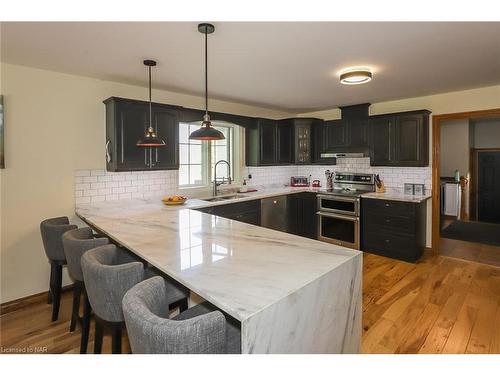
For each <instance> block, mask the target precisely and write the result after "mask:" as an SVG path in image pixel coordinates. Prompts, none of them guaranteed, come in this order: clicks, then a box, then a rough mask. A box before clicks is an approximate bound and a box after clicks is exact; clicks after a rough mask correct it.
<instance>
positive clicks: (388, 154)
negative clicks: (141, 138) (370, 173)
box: [370, 116, 394, 165]
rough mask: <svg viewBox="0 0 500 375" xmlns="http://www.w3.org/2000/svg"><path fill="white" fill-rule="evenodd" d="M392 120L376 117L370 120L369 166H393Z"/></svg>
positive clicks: (390, 118)
mask: <svg viewBox="0 0 500 375" xmlns="http://www.w3.org/2000/svg"><path fill="white" fill-rule="evenodd" d="M393 133H394V119H393V118H392V117H390V116H388V117H377V118H374V119H371V120H370V144H371V148H370V165H393V164H394V145H393V143H394V135H393Z"/></svg>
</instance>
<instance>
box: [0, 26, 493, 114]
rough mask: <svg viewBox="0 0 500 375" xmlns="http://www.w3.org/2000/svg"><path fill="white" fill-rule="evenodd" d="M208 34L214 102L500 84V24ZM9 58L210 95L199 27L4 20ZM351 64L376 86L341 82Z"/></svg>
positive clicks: (345, 99)
mask: <svg viewBox="0 0 500 375" xmlns="http://www.w3.org/2000/svg"><path fill="white" fill-rule="evenodd" d="M215 26H216V31H215V33H214V34H212V35H209V41H208V43H209V93H210V96H211V97H213V98H218V99H223V100H230V101H236V102H241V103H247V104H254V105H259V106H263V107H269V108H274V109H280V110H285V111H289V112H306V111H312V110H319V109H326V108H334V107H337V106H342V105H349V104H356V103H363V102H372V103H374V102H380V101H384V100H392V99H400V98H408V97H415V96H421V95H429V94H435V93H441V92H448V91H456V90H462V89H468V88H475V87H482V86H489V85H494V84H498V83H500V47H499V46H500V23H498V22H496V23H493V22H492V23H475V22H457V23H446V22H437V23H429V22H407V23H389V22H378V23H376V22H317V23H311V22H269V23H263V22H261V23H250V22H217V23H215ZM1 27H2V29H1V32H2V33H1V38H2V39H1V48H2V55H1V57H2V61H4V62H7V63H12V64H21V65H27V66H33V67H38V68H42V69H48V70H54V71H58V72H64V73H70V74H77V75H83V76H89V77H95V78H99V79H104V80H112V81H119V82H124V83H131V84H140V85H146V84H147V83H146V79H147V73H146V70H145V68H144V67H143V65H142V60H143V59H144V58H153V59H156V60H158V67H157V68H156V69H155V70H154V71H153V84H154V87H155V88H163V89H167V90H172V91H178V92H182V93H190V94H197V95H200V94H203V88H204V85H203V43H204V38H203V36H202V35H201V34H199V33H198V31H197V23H196V22H101V23H96V22H90V23H83V22H72V23H70V22H67V23H66V22H64V23H55V22H44V23H37V22H32V23H19V22H15V23H5V22H4V23H2V26H1ZM350 66H368V67H371V68H372V69H373V72H374V78H373V81H372V82H370V83H368V84H365V85H358V86H345V85H341V84H340V83H339V79H338V75H339V71H340V70H341V69H343V68H346V67H350Z"/></svg>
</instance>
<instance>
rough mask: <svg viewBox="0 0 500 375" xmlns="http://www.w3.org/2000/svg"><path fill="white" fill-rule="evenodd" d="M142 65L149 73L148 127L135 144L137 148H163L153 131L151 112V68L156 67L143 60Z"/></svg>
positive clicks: (161, 141) (152, 63)
mask: <svg viewBox="0 0 500 375" xmlns="http://www.w3.org/2000/svg"><path fill="white" fill-rule="evenodd" d="M143 63H144V65H145V66H147V67H148V71H149V126H148V128H147V130H146V133H145V134H144V137H142V138H141V139H139V140H138V141H137V143H136V145H137V146H139V147H161V146H165V142H164V141H163V139H161V138H158V136H157V134H156V132H155V130H154V129H153V118H152V117H153V116H152V111H151V67H153V66H156V61H154V60H144V61H143Z"/></svg>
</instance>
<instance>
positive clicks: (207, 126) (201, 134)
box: [189, 23, 226, 141]
mask: <svg viewBox="0 0 500 375" xmlns="http://www.w3.org/2000/svg"><path fill="white" fill-rule="evenodd" d="M198 31H199V32H200V33H202V34H205V114H204V115H203V122H202V123H201V128H199V129H198V130H195V131H194V132H192V133H191V134H190V135H189V139H195V140H199V141H217V140H220V139H225V138H226V137H224V134H222V132H220V131H218V130H217V129H214V128H212V122H211V121H210V115H209V114H208V74H207V65H208V48H207V40H208V34H212V33H213V32H214V31H215V26H214V25H212V24H210V23H200V24H199V25H198Z"/></svg>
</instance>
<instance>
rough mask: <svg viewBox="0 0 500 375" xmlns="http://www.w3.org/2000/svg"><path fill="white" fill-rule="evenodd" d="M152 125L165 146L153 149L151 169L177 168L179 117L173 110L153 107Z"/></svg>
mask: <svg viewBox="0 0 500 375" xmlns="http://www.w3.org/2000/svg"><path fill="white" fill-rule="evenodd" d="M153 127H154V128H155V131H156V134H158V137H159V138H161V139H163V140H164V141H165V143H166V145H165V146H162V147H156V148H155V149H153V150H152V151H153V166H152V168H153V169H178V168H179V119H178V114H177V112H176V111H175V110H172V109H166V108H162V107H154V108H153Z"/></svg>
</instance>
